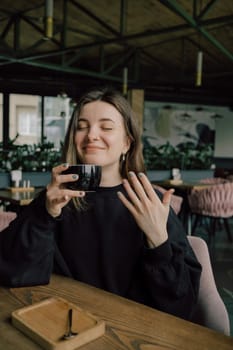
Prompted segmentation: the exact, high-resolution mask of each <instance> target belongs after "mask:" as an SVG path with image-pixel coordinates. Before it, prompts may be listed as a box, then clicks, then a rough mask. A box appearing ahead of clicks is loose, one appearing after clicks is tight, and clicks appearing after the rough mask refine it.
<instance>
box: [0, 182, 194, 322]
mask: <svg viewBox="0 0 233 350" xmlns="http://www.w3.org/2000/svg"><path fill="white" fill-rule="evenodd" d="M119 190H120V191H123V192H124V189H123V187H122V185H119V186H116V187H112V188H99V189H98V190H97V192H93V193H88V194H87V195H86V197H85V201H86V205H85V209H84V210H81V211H78V210H77V209H75V207H74V206H73V204H72V203H71V202H70V204H69V205H67V206H66V207H65V208H63V211H62V214H61V216H60V217H58V218H53V217H51V216H50V215H49V214H48V213H47V211H46V209H45V191H43V192H42V193H41V194H40V195H39V196H38V198H36V199H35V200H34V201H33V202H32V203H31V204H30V205H28V206H26V207H25V209H24V210H23V211H22V213H21V214H20V215H19V216H18V217H17V218H16V219H15V220H14V221H13V222H11V224H10V226H9V227H8V228H6V229H5V230H4V231H2V232H1V233H0V284H1V285H5V286H11V287H20V286H27V285H37V284H47V283H49V280H50V275H51V273H53V272H55V273H59V274H63V275H65V276H70V277H72V278H74V279H76V280H79V281H82V282H84V283H87V284H91V285H93V286H96V287H98V288H102V289H105V290H107V291H110V292H112V293H115V294H118V295H121V296H123V297H126V298H129V299H132V300H135V301H137V302H140V303H143V304H146V305H148V306H151V307H153V308H156V309H159V310H162V311H165V312H168V313H171V314H174V315H176V316H179V317H182V318H186V319H189V318H190V317H191V315H192V312H193V311H194V308H195V305H196V301H197V295H198V289H199V279H200V273H201V266H200V264H199V263H198V261H197V259H196V257H195V255H194V253H193V251H192V249H191V247H190V245H189V243H188V241H187V238H186V234H185V232H184V229H183V227H182V225H181V223H180V221H179V219H178V218H177V217H176V215H175V214H174V212H173V211H172V209H171V210H170V213H169V218H168V223H167V230H168V235H169V238H168V240H167V241H166V242H165V243H164V244H162V245H161V246H159V247H157V248H153V249H149V248H148V247H147V245H146V239H145V235H144V233H143V232H142V231H141V230H140V228H139V227H138V226H137V224H136V222H135V220H134V218H133V216H132V215H131V213H130V212H129V211H128V209H127V208H126V207H125V206H124V205H123V204H122V203H121V201H120V200H119V199H118V197H117V191H119Z"/></svg>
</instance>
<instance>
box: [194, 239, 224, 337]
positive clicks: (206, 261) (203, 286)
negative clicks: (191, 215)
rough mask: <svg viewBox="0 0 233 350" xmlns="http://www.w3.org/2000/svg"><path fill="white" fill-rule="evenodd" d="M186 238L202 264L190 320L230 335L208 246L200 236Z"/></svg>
mask: <svg viewBox="0 0 233 350" xmlns="http://www.w3.org/2000/svg"><path fill="white" fill-rule="evenodd" d="M187 238H188V240H189V243H190V245H191V247H192V249H193V251H194V253H195V255H196V257H197V259H198V261H199V262H200V264H201V265H202V273H201V279H200V289H199V296H198V303H197V309H196V311H195V313H194V315H193V317H192V322H194V323H197V324H200V325H202V326H205V327H208V328H211V329H214V330H215V331H218V332H221V333H224V334H226V335H230V321H229V316H228V312H227V309H226V306H225V304H224V303H223V300H222V298H221V296H220V294H219V292H218V290H217V286H216V283H215V279H214V275H213V270H212V266H211V261H210V255H209V251H208V246H207V244H206V242H205V241H204V240H203V239H202V238H200V237H195V236H187Z"/></svg>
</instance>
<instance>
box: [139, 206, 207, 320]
mask: <svg viewBox="0 0 233 350" xmlns="http://www.w3.org/2000/svg"><path fill="white" fill-rule="evenodd" d="M167 230H168V240H167V241H166V242H165V243H164V244H162V245H161V246H160V247H157V248H154V249H148V248H145V249H144V253H143V263H142V274H143V280H144V287H145V288H146V289H147V291H146V292H147V294H149V298H150V300H151V306H152V307H155V308H158V309H160V310H162V311H165V312H168V313H171V314H174V315H176V316H179V317H182V318H185V319H190V318H191V316H192V312H193V311H194V308H195V306H196V303H197V297H198V290H199V281H200V275H201V265H200V264H199V262H198V261H197V259H196V257H195V255H194V253H193V251H192V248H191V246H190V245H189V242H188V240H187V237H186V233H185V232H184V228H183V226H182V224H181V222H180V221H179V219H178V218H177V216H176V215H175V213H174V212H173V210H172V209H171V210H170V214H169V218H168V224H167Z"/></svg>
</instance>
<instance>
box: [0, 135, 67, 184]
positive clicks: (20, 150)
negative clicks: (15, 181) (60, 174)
mask: <svg viewBox="0 0 233 350" xmlns="http://www.w3.org/2000/svg"><path fill="white" fill-rule="evenodd" d="M15 140H16V139H14V140H12V141H11V142H10V143H9V146H8V148H7V150H6V149H3V145H0V156H1V158H0V159H1V160H0V172H1V174H2V175H4V181H3V182H1V187H7V186H9V185H10V172H11V170H16V169H20V170H22V174H23V177H22V180H27V181H30V186H45V185H46V184H47V183H48V182H49V179H50V171H51V169H52V167H53V166H55V165H56V164H58V163H59V162H60V159H61V148H60V149H57V148H55V147H54V144H53V143H52V142H48V141H46V139H44V142H42V143H38V144H33V145H15V144H14V141H15ZM61 146H62V145H61Z"/></svg>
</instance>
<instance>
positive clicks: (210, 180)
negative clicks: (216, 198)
mask: <svg viewBox="0 0 233 350" xmlns="http://www.w3.org/2000/svg"><path fill="white" fill-rule="evenodd" d="M199 182H200V183H201V184H207V185H218V184H224V183H226V182H229V180H227V179H224V178H222V177H208V178H206V179H202V180H200V181H199Z"/></svg>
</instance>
